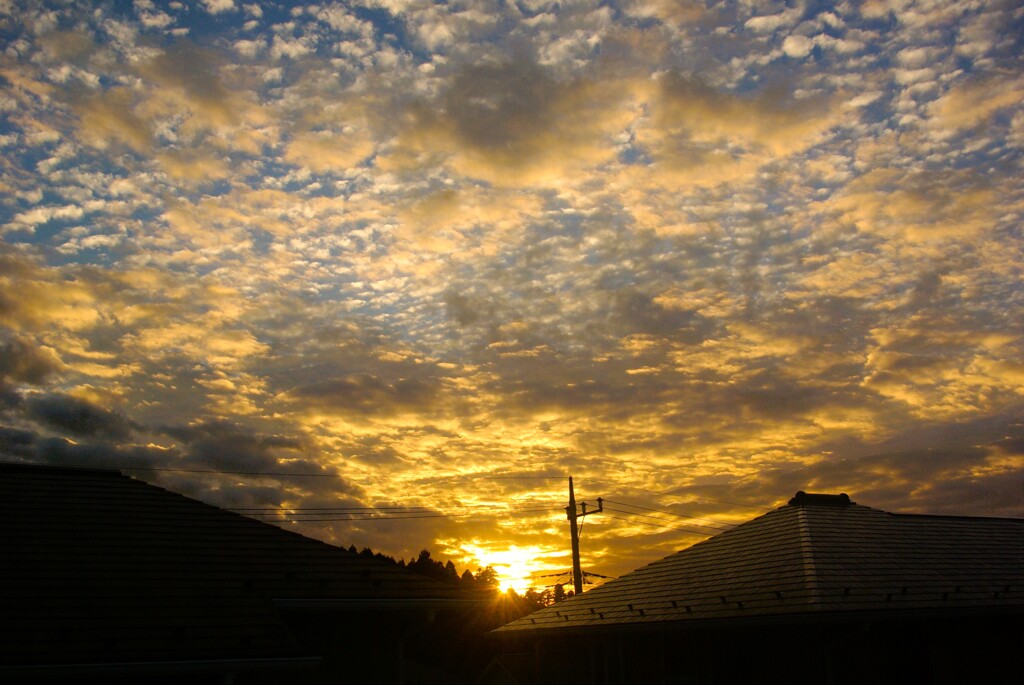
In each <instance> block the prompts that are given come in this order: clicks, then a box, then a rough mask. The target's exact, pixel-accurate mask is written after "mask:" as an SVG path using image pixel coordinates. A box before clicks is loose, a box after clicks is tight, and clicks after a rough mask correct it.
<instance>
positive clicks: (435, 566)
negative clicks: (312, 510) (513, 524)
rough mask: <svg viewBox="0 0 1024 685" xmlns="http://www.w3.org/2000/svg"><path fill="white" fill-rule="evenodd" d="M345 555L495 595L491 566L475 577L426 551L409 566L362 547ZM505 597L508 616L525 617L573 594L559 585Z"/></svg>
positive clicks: (496, 581)
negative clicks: (509, 606) (352, 555)
mask: <svg viewBox="0 0 1024 685" xmlns="http://www.w3.org/2000/svg"><path fill="white" fill-rule="evenodd" d="M348 551H349V552H352V553H353V554H359V555H361V556H364V557H373V558H374V559H379V560H381V561H386V562H389V563H392V564H395V565H397V566H401V567H403V568H407V569H409V570H410V571H414V572H416V573H419V574H421V575H424V576H427V577H429V578H433V579H435V580H439V581H441V582H444V583H449V584H451V585H456V586H458V587H459V589H460V590H464V591H466V592H472V593H481V592H491V593H497V592H498V586H499V583H498V573H497V571H495V570H494V568H493V567H491V566H487V567H486V568H478V569H477V571H476V573H475V574H474V573H473V572H472V571H470V570H469V569H468V568H467V569H466V570H465V571H463V572H462V573H459V571H458V569H457V568H455V564H453V563H452V561H451V559H449V560H448V561H447V562H443V563H442V562H441V561H439V560H437V559H434V558H433V557H432V556H431V554H430V551H429V550H426V549H424V550H421V551H420V553H419V555H418V556H417V557H416V558H415V559H413V560H411V561H408V562H406V561H405V559H395V558H394V557H392V556H387V555H385V554H382V553H381V552H374V551H373V550H372V549H370V548H369V547H364V548H363V549H362V551H357V550H356V546H355V545H352V546H351V547H349V548H348ZM505 595H506V599H507V601H508V603H510V604H511V605H512V611H511V612H510V613H512V614H518V615H525V614H528V613H530V612H531V611H536V610H537V609H541V608H543V607H546V606H550V605H551V604H555V603H557V602H561V601H562V600H563V599H567V598H569V597H572V595H573V592H572V590H569V591H568V592H566V591H565V588H564V586H563V585H562V584H555V585H552V586H551V587H548V588H545V589H544V590H536V589H534V588H530V589H529V590H527V591H526V592H524V593H523V594H522V595H520V594H519V593H517V592H516V591H515V590H512V589H509V590H508V591H507V592H506V593H505Z"/></svg>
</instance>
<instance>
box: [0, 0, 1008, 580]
mask: <svg viewBox="0 0 1024 685" xmlns="http://www.w3.org/2000/svg"><path fill="white" fill-rule="evenodd" d="M1022 21H1024V17H1022V15H1021V14H1020V12H1019V11H1018V10H1016V9H1015V8H1014V7H1012V6H1011V5H1008V4H1006V3H1001V2H986V1H984V0H983V1H981V2H977V3H971V4H964V3H957V2H953V1H952V0H950V1H949V2H943V1H939V2H914V1H913V0H908V1H907V2H902V3H898V7H897V5H894V4H892V3H883V2H877V3H875V2H873V3H863V4H846V5H839V6H835V7H828V8H825V7H822V6H819V5H815V4H799V5H796V6H794V7H788V8H784V9H782V10H781V11H780V8H779V7H778V6H777V5H776V4H771V3H759V2H743V3H732V2H728V3H719V4H710V5H709V4H706V3H702V2H692V3H682V2H639V1H632V0H631V1H629V2H620V3H618V4H616V5H615V6H614V7H612V6H610V5H608V4H607V3H599V2H586V1H584V2H574V3H570V4H568V5H566V4H565V3H547V2H531V3H525V4H524V3H518V4H516V3H512V4H509V3H494V2H491V1H490V0H468V2H461V3H457V4H451V3H446V2H441V3H421V2H401V3H398V2H394V3H383V4H380V3H376V4H374V3H369V2H365V1H363V0H353V1H352V2H341V3H333V4H331V5H330V6H323V5H316V4H308V5H304V4H302V3H291V4H289V6H288V7H287V8H283V7H279V6H277V5H272V4H262V5H256V4H242V3H235V2H230V1H228V0H216V1H210V2H205V3H200V4H189V3H175V2H159V1H156V0H154V1H153V2H139V3H134V4H131V5H125V4H115V5H103V6H99V7H85V6H82V5H74V4H72V5H68V4H66V3H58V2H53V3H48V2H22V3H17V2H15V3H9V4H7V5H5V6H3V7H2V8H0V32H2V34H3V37H4V40H3V41H2V43H3V48H2V54H0V147H2V150H3V154H2V155H0V184H2V187H3V188H4V192H3V193H2V197H0V453H2V455H3V457H4V458H5V459H9V460H20V461H40V462H47V463H59V464H77V465H94V466H113V467H118V466H120V467H135V468H137V469H142V468H147V469H177V470H149V471H142V470H138V471H134V473H136V474H138V475H139V476H140V477H145V478H148V479H153V480H155V481H159V482H160V483H162V484H164V485H166V486H167V487H171V488H174V489H176V490H180V491H182V492H186V493H188V494H192V495H194V496H197V497H201V498H203V499H206V500H208V501H211V502H213V503H216V504H221V505H225V506H238V507H241V506H260V507H283V508H285V510H287V509H289V508H291V509H295V508H302V507H316V506H340V505H345V506H394V505H399V504H400V505H414V506H424V507H428V509H429V510H430V511H432V512H436V513H438V514H447V515H448V516H446V517H438V518H431V519H422V520H419V519H417V520H415V521H408V522H404V523H399V522H390V523H379V522H377V523H375V522H373V521H353V522H342V521H334V522H329V523H325V524H320V525H316V524H312V523H296V524H288V525H294V526H295V527H296V528H297V529H300V530H303V531H304V532H307V533H309V534H313V535H317V536H320V537H323V538H324V539H329V540H332V541H335V542H339V543H342V544H345V545H346V546H347V545H349V544H356V545H357V546H360V547H361V546H363V545H370V546H373V547H375V548H378V549H382V550H383V551H385V552H388V553H391V554H396V555H399V556H406V557H409V556H411V555H414V554H415V553H417V552H418V551H419V550H420V549H422V548H423V547H431V548H433V549H434V551H435V554H436V555H438V556H441V557H444V556H448V557H451V558H453V559H454V560H455V561H456V563H457V564H458V565H459V566H460V567H465V566H469V567H475V566H477V565H481V564H484V563H487V562H486V559H485V558H484V552H483V551H486V550H492V551H493V550H499V549H501V548H503V547H505V546H508V545H510V544H519V545H522V546H525V545H530V546H533V547H534V548H535V549H537V550H538V552H537V554H538V558H540V559H543V560H544V564H546V565H549V566H551V567H552V568H560V567H561V565H563V564H564V563H565V562H566V561H567V560H566V552H565V541H564V540H563V539H562V538H563V537H564V536H563V534H562V527H563V524H562V523H560V522H559V513H558V508H559V507H560V506H563V501H562V500H563V499H564V492H563V490H564V480H563V478H564V477H565V476H567V475H570V474H572V475H573V476H575V478H576V482H577V484H578V486H579V487H580V488H581V491H582V493H581V494H582V496H583V497H586V498H590V499H593V498H594V497H596V496H598V495H602V496H605V497H609V498H615V497H618V498H619V499H627V501H632V502H634V503H636V504H640V505H642V506H650V507H652V508H657V509H666V510H669V509H670V510H672V511H675V512H677V513H684V514H688V515H693V516H706V517H711V518H714V519H716V520H720V521H725V522H735V521H739V520H743V519H744V518H746V517H748V516H749V515H750V514H751V512H754V511H757V509H756V508H755V509H751V507H770V506H773V505H775V504H778V503H780V502H783V501H785V500H786V499H787V498H788V497H789V496H791V495H792V491H793V490H795V489H814V490H836V491H839V490H842V491H846V492H848V493H850V494H851V495H852V496H853V497H854V498H855V499H857V500H858V501H860V502H862V503H865V504H868V505H875V506H879V507H883V508H886V509H890V510H912V511H934V512H946V513H958V514H993V515H1015V516H1020V515H1024V504H1022V498H1021V489H1020V488H1021V483H1022V481H1024V471H1022V468H1021V466H1020V463H1021V460H1020V456H1021V445H1020V442H1021V437H1022V432H1021V416H1022V410H1024V366H1022V364H1021V362H1020V360H1021V359H1022V358H1024V338H1022V335H1021V331H1022V330H1024V321H1022V320H1021V316H1022V315H1021V312H1024V306H1022V305H1024V302H1022V299H1024V288H1022V287H1021V283H1022V282H1024V278H1022V273H1021V264H1024V254H1022V240H1021V234H1020V225H1021V211H1022V194H1024V187H1022V182H1021V178H1022V174H1021V164H1022V159H1024V123H1022V122H1024V111H1022V101H1024V87H1022V83H1024V80H1022V79H1024V77H1022V75H1021V69H1020V57H1019V55H1020V54H1021V45H1020V41H1021V38H1020V36H1021V35H1022V32H1021V31H1020V26H1021V22H1022ZM226 472H231V473H226ZM261 474H269V475H261ZM548 506H550V507H551V510H550V511H548V512H545V511H536V509H538V508H540V509H541V510H543V509H544V508H545V507H548ZM518 509H523V510H524V511H526V513H523V514H515V513H514V510H518ZM531 509H533V511H530V510H531ZM467 512H476V514H474V515H470V514H469V513H467ZM562 516H564V514H563V515H562ZM279 520H280V521H281V522H282V523H284V522H285V520H286V517H284V516H283V515H282V517H280V518H279ZM588 521H589V522H588V524H587V525H588V536H590V537H589V540H590V543H589V545H592V546H591V547H589V548H588V549H590V550H594V552H593V556H591V557H590V558H589V560H587V559H585V564H586V565H587V566H588V567H590V568H594V570H597V571H599V572H605V573H608V574H609V575H615V574H616V573H618V572H621V571H624V570H626V569H629V568H632V567H635V566H636V565H638V564H640V563H643V562H645V561H648V560H649V559H651V558H654V557H656V556H657V555H659V554H662V553H664V552H666V551H668V550H670V549H672V548H675V547H679V546H681V545H682V544H686V543H688V542H692V541H693V540H695V539H699V535H700V534H701V533H700V532H698V533H685V532H682V531H679V530H670V529H664V528H663V529H661V530H659V529H658V528H657V527H654V526H651V525H648V524H649V523H650V521H647V522H646V523H645V522H643V521H642V520H639V519H630V520H628V521H618V520H612V519H606V520H604V521H601V520H600V519H599V518H598V517H594V519H588ZM585 547H586V546H585ZM481 550H483V551H481ZM586 554H589V552H586Z"/></svg>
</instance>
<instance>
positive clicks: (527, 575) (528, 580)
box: [463, 544, 562, 595]
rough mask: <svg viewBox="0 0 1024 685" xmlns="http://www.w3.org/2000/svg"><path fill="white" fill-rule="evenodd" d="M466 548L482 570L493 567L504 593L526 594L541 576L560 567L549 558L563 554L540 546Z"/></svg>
mask: <svg viewBox="0 0 1024 685" xmlns="http://www.w3.org/2000/svg"><path fill="white" fill-rule="evenodd" d="M463 548H464V549H465V550H466V552H468V553H469V554H471V555H472V556H473V557H474V558H476V559H477V560H479V564H480V566H481V567H487V566H490V567H492V568H493V569H494V570H495V571H496V572H497V574H498V581H499V587H500V589H501V591H502V592H508V591H509V590H515V591H516V592H517V593H518V594H520V595H521V594H523V593H524V592H526V591H527V590H528V589H530V588H531V587H536V586H537V583H535V582H534V578H536V577H537V576H538V575H539V574H543V573H551V572H552V571H556V570H558V569H559V568H561V567H560V566H553V565H551V563H549V562H548V561H547V557H551V556H553V555H561V554H562V553H561V552H560V551H552V550H545V549H543V548H541V547H539V546H537V545H528V546H525V547H520V546H519V545H509V546H508V547H507V548H504V549H489V548H485V547H481V546H479V545H475V544H470V545H464V546H463Z"/></svg>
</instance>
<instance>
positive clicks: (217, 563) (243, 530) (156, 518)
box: [0, 464, 456, 666]
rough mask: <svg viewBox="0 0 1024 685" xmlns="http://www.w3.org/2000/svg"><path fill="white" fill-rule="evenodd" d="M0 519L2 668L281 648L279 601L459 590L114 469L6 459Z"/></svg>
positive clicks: (281, 653) (271, 653)
mask: <svg viewBox="0 0 1024 685" xmlns="http://www.w3.org/2000/svg"><path fill="white" fill-rule="evenodd" d="M0 521H2V523H0V549H2V550H3V556H4V559H5V561H4V563H3V565H2V567H0V601H2V609H0V611H2V617H3V620H2V621H0V665H4V666H11V665H18V664H48V665H53V664H57V663H93V662H113V661H117V662H124V661H164V660H182V659H191V660H202V659H238V658H256V657H261V658H264V657H266V658H269V657H289V656H293V655H298V654H300V653H301V649H300V648H299V647H297V646H296V645H295V644H294V643H293V641H292V639H291V637H290V636H289V635H288V634H287V631H286V630H285V628H284V625H283V624H282V623H281V621H280V620H279V618H278V616H277V612H276V610H275V608H274V606H273V601H274V600H282V599H283V600H294V601H299V600H302V601H305V602H312V601H329V602H335V603H336V605H337V604H339V603H341V604H343V603H344V601H352V602H353V603H355V604H356V605H358V606H359V607H361V608H366V607H367V606H369V607H370V608H373V607H374V606H377V605H380V606H381V607H393V606H395V605H396V604H400V603H401V602H405V601H415V602H419V603H421V604H422V603H424V602H431V601H436V602H439V603H443V602H445V601H446V600H448V599H452V598H454V597H455V596H456V595H455V589H454V588H448V587H447V586H445V585H443V584H441V583H438V582H436V581H433V580H432V579H429V578H425V577H422V576H420V575H418V574H415V573H412V572H410V571H407V570H405V569H403V568H400V567H397V566H394V565H391V564H387V563H384V562H381V561H379V560H376V559H372V558H366V557H362V556H359V555H356V554H353V553H350V552H348V551H347V550H344V549H340V548H337V547H333V546H331V545H328V544H325V543H323V542H319V541H317V540H313V539H310V538H306V537H303V536H301V535H298V534H295V533H291V532H288V531H285V530H282V529H280V528H277V527H275V526H272V525H269V524H266V523H261V522H258V521H255V520H252V519H249V518H246V517H243V516H239V515H237V514H233V513H231V512H227V511H224V510H222V509H218V508H217V507H214V506H210V505H207V504H204V503H202V502H199V501H196V500H193V499H190V498H188V497H184V496H182V495H178V494H175V493H172V492H169V491H167V490H164V489H162V488H159V487H156V486H153V485H149V484H147V483H144V482H141V481H138V480H134V479H132V478H129V477H126V476H123V475H121V474H120V473H119V472H116V471H101V470H88V469H66V468H52V467H35V466H24V465H11V464H0Z"/></svg>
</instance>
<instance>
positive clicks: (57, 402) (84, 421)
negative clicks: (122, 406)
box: [25, 395, 137, 440]
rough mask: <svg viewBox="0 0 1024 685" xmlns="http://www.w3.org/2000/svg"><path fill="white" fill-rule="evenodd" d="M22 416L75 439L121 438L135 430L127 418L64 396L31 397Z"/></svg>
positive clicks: (84, 401)
mask: <svg viewBox="0 0 1024 685" xmlns="http://www.w3.org/2000/svg"><path fill="white" fill-rule="evenodd" d="M25 415H26V417H27V418H30V419H32V420H34V421H37V422H39V423H40V424H42V425H44V426H46V427H48V428H51V429H54V430H58V431H65V432H68V433H70V434H72V435H75V436H88V437H103V438H111V439H115V440H117V439H124V438H126V437H127V436H128V435H129V434H131V432H132V431H133V430H135V429H136V428H137V426H135V425H134V424H133V423H132V422H131V421H130V420H129V419H128V418H127V417H125V416H123V415H122V414H119V413H117V412H112V411H110V410H108V409H104V408H103V407H98V406H96V405H95V404H93V403H91V402H88V401H86V400H83V399H80V398H77V397H70V396H68V395H42V396H38V397H31V398H29V399H28V401H27V402H26V403H25Z"/></svg>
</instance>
